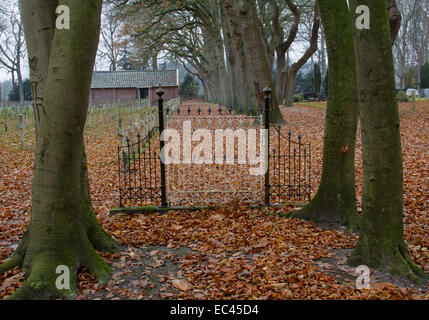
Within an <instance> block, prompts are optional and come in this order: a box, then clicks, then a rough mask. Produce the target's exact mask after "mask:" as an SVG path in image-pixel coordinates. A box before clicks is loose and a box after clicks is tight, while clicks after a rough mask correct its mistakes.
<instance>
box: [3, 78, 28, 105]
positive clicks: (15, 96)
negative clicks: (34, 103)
mask: <svg viewBox="0 0 429 320" xmlns="http://www.w3.org/2000/svg"><path fill="white" fill-rule="evenodd" d="M22 86H23V89H24V90H23V92H24V100H25V101H31V82H30V79H26V80H24V82H23V83H22ZM19 90H20V86H19V83H18V84H16V85H15V86H13V88H12V89H11V90H10V92H9V94H8V99H9V101H14V102H19V101H20V98H19Z"/></svg>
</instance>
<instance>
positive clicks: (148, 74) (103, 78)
mask: <svg viewBox="0 0 429 320" xmlns="http://www.w3.org/2000/svg"><path fill="white" fill-rule="evenodd" d="M177 78H178V77H177V70H144V71H140V70H139V71H96V72H94V73H93V75H92V82H91V88H92V89H106V88H151V87H158V86H159V84H161V86H163V87H177V86H178V83H177V81H178V80H177Z"/></svg>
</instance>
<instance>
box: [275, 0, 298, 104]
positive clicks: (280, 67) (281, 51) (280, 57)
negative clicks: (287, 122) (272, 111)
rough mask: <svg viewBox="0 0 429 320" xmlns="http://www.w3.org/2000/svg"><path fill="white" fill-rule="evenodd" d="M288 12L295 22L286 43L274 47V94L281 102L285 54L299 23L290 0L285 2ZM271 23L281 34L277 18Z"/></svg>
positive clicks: (286, 67)
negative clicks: (275, 75) (275, 72)
mask: <svg viewBox="0 0 429 320" xmlns="http://www.w3.org/2000/svg"><path fill="white" fill-rule="evenodd" d="M285 1H286V4H287V6H288V7H289V10H290V11H291V12H292V14H293V15H294V17H295V21H294V23H293V25H292V27H291V29H290V32H289V36H288V38H287V39H286V41H284V42H281V43H279V44H278V45H277V47H276V56H277V80H276V92H277V101H283V99H284V97H285V87H286V80H287V72H288V67H289V65H288V61H286V53H287V52H288V50H289V48H290V46H291V45H292V43H293V41H294V40H295V38H296V35H297V33H298V28H299V23H300V21H301V13H300V12H299V10H298V8H297V7H296V6H295V5H294V3H293V1H292V0H285ZM276 18H277V19H275V20H274V21H273V28H274V31H275V32H276V33H277V34H281V33H282V32H283V31H282V27H281V26H280V24H279V21H278V16H277V17H276Z"/></svg>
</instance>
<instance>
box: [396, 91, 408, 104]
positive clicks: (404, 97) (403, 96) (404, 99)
mask: <svg viewBox="0 0 429 320" xmlns="http://www.w3.org/2000/svg"><path fill="white" fill-rule="evenodd" d="M396 100H398V101H400V102H408V101H409V100H408V96H407V94H406V93H405V92H404V91H399V92H398V95H397V96H396Z"/></svg>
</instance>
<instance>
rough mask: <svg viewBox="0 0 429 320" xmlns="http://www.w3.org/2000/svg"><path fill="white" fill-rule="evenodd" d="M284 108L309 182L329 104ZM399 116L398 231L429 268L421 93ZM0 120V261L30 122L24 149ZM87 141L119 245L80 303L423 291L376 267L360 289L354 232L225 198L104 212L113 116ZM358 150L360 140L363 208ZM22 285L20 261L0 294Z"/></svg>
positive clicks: (25, 194) (19, 201) (428, 114)
mask: <svg viewBox="0 0 429 320" xmlns="http://www.w3.org/2000/svg"><path fill="white" fill-rule="evenodd" d="M283 112H284V116H285V119H286V121H287V122H288V126H289V127H291V128H292V130H295V131H299V132H300V133H301V134H302V135H303V137H304V140H305V141H311V143H312V146H313V159H312V161H313V163H312V167H313V179H314V184H315V185H316V186H317V182H318V180H319V179H320V174H321V161H322V149H323V132H324V120H325V110H324V109H323V106H322V107H321V106H320V105H317V107H309V106H296V107H294V108H283ZM400 112H401V128H402V142H403V155H404V175H405V194H404V200H405V208H404V214H405V215H404V222H405V237H406V241H407V242H408V244H409V250H410V253H411V255H412V256H413V258H414V261H415V262H417V263H419V264H420V265H421V266H422V267H423V268H424V269H425V270H426V271H427V272H429V251H428V250H429V228H428V224H429V211H428V210H429V209H428V207H429V181H428V180H429V148H428V146H429V101H419V102H418V112H417V113H416V114H413V113H412V112H411V105H410V104H401V105H400ZM0 128H1V129H0V150H1V153H0V261H1V260H4V259H6V258H7V257H8V256H10V254H12V253H13V250H14V249H15V248H16V246H17V244H18V242H19V239H20V237H21V236H22V233H23V232H24V231H25V229H26V227H27V225H28V222H29V220H30V211H31V179H32V167H33V155H32V148H33V147H34V130H28V131H27V134H26V143H27V150H26V151H20V145H19V138H18V134H17V133H16V132H14V131H11V132H7V133H5V132H4V131H3V126H2V124H1V123H0ZM85 141H86V146H87V150H88V168H89V174H90V183H91V193H92V199H93V204H94V207H95V210H96V213H97V218H98V220H99V221H100V223H101V224H102V225H103V227H104V228H105V229H106V230H107V231H108V233H109V234H110V235H112V236H113V237H115V238H116V239H117V240H118V242H119V244H120V245H121V248H122V251H121V252H120V253H118V254H103V257H104V258H105V259H106V260H107V261H108V262H109V263H110V264H111V265H112V267H113V269H114V273H113V278H112V280H111V281H110V282H109V284H108V285H107V286H105V287H102V288H101V287H100V286H99V285H98V284H97V283H96V280H95V279H94V276H93V275H92V274H91V273H89V272H87V271H86V270H82V273H80V274H79V280H80V281H79V285H80V287H79V295H78V296H77V297H76V298H77V299H429V290H428V287H415V286H414V287H413V286H411V285H410V283H409V282H407V281H401V280H398V279H395V278H394V277H390V276H388V275H386V274H385V273H383V272H378V271H373V272H372V283H371V287H372V288H371V289H370V290H357V289H356V286H355V279H356V277H357V275H356V274H354V270H353V269H352V268H349V267H347V266H346V265H345V263H344V262H345V258H346V257H347V255H348V254H349V253H350V252H351V249H352V248H353V247H354V245H355V244H356V241H357V235H350V234H345V233H344V232H342V231H341V230H336V231H334V230H326V229H322V228H319V227H316V226H315V225H314V224H313V223H309V222H305V221H301V220H298V219H286V218H283V217H280V216H278V215H275V213H278V212H284V211H285V210H287V209H283V210H280V209H272V208H271V209H266V208H265V209H258V210H256V209H255V210H250V209H248V208H246V207H242V206H240V204H239V203H231V204H230V205H229V206H227V208H224V209H218V210H216V211H202V212H193V213H189V212H170V213H168V214H164V215H157V214H153V215H145V216H142V215H136V216H125V215H122V216H121V215H117V216H109V215H108V212H109V210H110V209H111V208H113V207H116V206H117V204H118V203H117V202H118V195H117V191H116V184H117V176H116V174H117V171H116V146H117V144H118V137H117V134H116V123H115V122H111V123H108V124H105V125H104V126H103V127H101V126H99V127H97V128H90V129H87V131H86V134H85ZM358 141H360V135H359V137H358ZM360 148H361V144H360V142H358V150H357V157H356V174H357V190H358V196H359V197H358V204H359V207H360V195H361V181H362V165H361V152H360ZM315 191H316V189H315V190H314V192H315ZM23 281H24V276H23V274H22V273H20V270H19V268H15V269H14V270H12V271H9V272H7V273H6V274H4V275H1V276H0V299H1V298H3V297H5V296H7V295H10V294H12V293H13V292H14V291H15V290H16V288H17V287H18V286H20V285H21V284H22V283H23ZM392 282H393V284H392Z"/></svg>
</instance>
